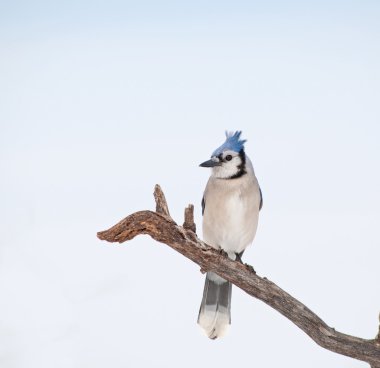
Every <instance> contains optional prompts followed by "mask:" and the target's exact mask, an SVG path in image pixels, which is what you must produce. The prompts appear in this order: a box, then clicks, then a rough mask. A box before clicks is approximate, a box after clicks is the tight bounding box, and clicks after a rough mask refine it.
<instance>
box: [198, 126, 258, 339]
mask: <svg viewBox="0 0 380 368" xmlns="http://www.w3.org/2000/svg"><path fill="white" fill-rule="evenodd" d="M241 134H242V132H241V131H235V132H228V131H226V141H225V142H224V143H223V144H222V145H221V146H220V147H219V148H217V149H216V150H215V151H214V152H213V153H212V155H211V158H210V159H209V160H207V161H205V162H203V163H201V164H200V165H199V166H201V167H206V168H211V175H210V178H209V180H208V182H207V185H206V188H205V190H204V194H203V199H202V215H203V221H202V232H203V240H204V241H205V242H206V243H207V244H208V245H209V246H211V247H212V248H215V249H218V250H220V251H224V252H225V253H227V255H228V257H229V258H230V259H232V260H237V261H240V262H242V261H241V257H242V255H243V253H244V251H245V249H246V248H247V247H248V246H249V245H250V244H251V243H252V242H253V239H254V237H255V235H256V230H257V226H258V220H259V212H260V210H261V208H262V206H263V196H262V192H261V189H260V186H259V183H258V181H257V178H256V175H255V171H254V169H253V166H252V163H251V160H250V159H249V157H248V156H247V155H246V153H245V150H244V144H245V143H246V140H243V139H241ZM231 292H232V285H231V283H230V282H229V281H227V280H225V279H223V278H222V277H220V276H218V275H217V274H216V273H214V272H211V271H210V272H207V273H206V280H205V285H204V290H203V298H202V302H201V306H200V308H199V315H198V321H197V322H198V324H199V325H200V327H201V328H202V329H203V331H204V332H205V334H206V335H207V336H208V337H209V338H210V339H213V340H214V339H216V338H219V337H222V336H224V335H225V334H226V333H227V331H228V329H229V327H230V325H231Z"/></svg>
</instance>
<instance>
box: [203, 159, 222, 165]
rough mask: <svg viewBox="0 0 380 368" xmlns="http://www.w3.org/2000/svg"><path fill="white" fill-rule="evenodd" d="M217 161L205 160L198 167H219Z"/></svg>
mask: <svg viewBox="0 0 380 368" xmlns="http://www.w3.org/2000/svg"><path fill="white" fill-rule="evenodd" d="M220 165H221V164H220V162H219V161H215V160H213V159H210V160H207V161H205V162H202V163H201V164H200V165H199V166H200V167H215V166H220Z"/></svg>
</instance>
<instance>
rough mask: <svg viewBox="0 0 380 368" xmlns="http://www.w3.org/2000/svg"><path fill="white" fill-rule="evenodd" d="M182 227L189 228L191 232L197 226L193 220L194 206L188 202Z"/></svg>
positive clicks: (194, 230)
mask: <svg viewBox="0 0 380 368" xmlns="http://www.w3.org/2000/svg"><path fill="white" fill-rule="evenodd" d="M183 228H184V229H186V230H191V231H192V232H193V233H195V232H196V231H197V227H196V225H195V222H194V206H193V205H192V204H189V205H188V206H187V207H186V208H185V222H184V223H183Z"/></svg>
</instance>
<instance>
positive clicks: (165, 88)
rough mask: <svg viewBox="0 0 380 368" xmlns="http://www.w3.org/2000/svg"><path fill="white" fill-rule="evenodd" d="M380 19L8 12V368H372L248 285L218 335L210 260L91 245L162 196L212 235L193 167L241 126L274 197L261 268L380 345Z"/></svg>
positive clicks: (363, 7)
mask: <svg viewBox="0 0 380 368" xmlns="http://www.w3.org/2000/svg"><path fill="white" fill-rule="evenodd" d="M379 19H380V5H379V3H378V2H374V1H372V2H369V1H364V2H363V1H362V2H358V1H356V2H354V1H350V2H347V1H345V2H343V1H328V2H327V1H322V2H321V1H318V2H307V3H305V2H298V1H297V2H296V1H294V2H274V1H273V2H265V3H263V2H260V3H255V2H250V3H248V2H247V3H246V2H234V3H233V4H232V3H227V2H218V3H216V2H208V3H207V4H205V3H203V2H191V3H180V2H148V1H146V2H138V3H137V2H136V3H131V2H116V1H114V2H107V3H106V2H104V3H102V2H97V3H94V2H56V3H54V2H35V1H30V2H21V1H19V2H17V1H13V2H10V1H8V2H1V3H0V49H1V50H2V51H1V58H0V81H1V83H0V171H1V173H2V180H1V181H0V201H1V207H0V208H1V211H0V265H1V267H0V294H1V295H2V296H3V297H2V300H3V302H2V303H1V304H0V326H1V329H0V345H1V346H2V348H1V350H0V365H1V367H2V368H3V367H4V368H19V367H20V368H23V367H25V368H31V367H38V368H44V367H51V366H53V365H54V367H65V368H66V367H80V368H82V367H87V366H91V367H92V368H97V367H104V366H112V367H114V368H117V367H130V366H131V367H132V366H133V367H148V366H154V367H165V368H167V367H177V366H179V365H180V363H179V362H180V361H181V360H182V359H183V356H184V355H185V354H186V356H187V358H186V361H185V362H184V363H183V364H182V366H183V367H194V366H195V365H197V366H199V365H202V366H204V365H206V364H213V365H216V364H217V365H219V366H220V367H228V366H230V364H234V365H237V364H239V365H240V364H250V365H252V366H260V367H273V366H279V365H280V364H285V365H288V366H292V367H305V366H307V367H321V366H323V367H337V366H345V367H365V365H364V364H362V363H360V362H356V361H353V360H350V359H348V358H344V357H340V356H338V355H335V354H332V353H330V352H327V351H324V350H323V349H322V348H319V347H318V346H316V345H315V344H314V343H313V342H312V341H311V340H310V339H309V338H308V337H306V336H304V335H303V333H301V332H300V331H298V330H297V328H296V327H294V326H293V325H291V324H290V323H289V322H288V321H286V320H285V319H284V318H283V317H282V316H280V315H278V314H277V313H276V312H274V311H272V310H270V309H269V308H268V307H266V306H265V305H263V304H262V303H260V302H258V301H256V300H253V299H251V298H249V297H247V296H246V295H245V294H243V293H242V292H240V291H238V290H237V289H234V296H233V306H232V313H233V315H232V321H233V325H232V328H231V333H230V335H229V336H228V337H226V338H225V339H224V340H220V341H217V342H212V341H209V340H208V339H207V338H205V337H203V336H202V335H201V333H200V331H199V329H198V327H197V326H196V323H195V322H196V317H197V312H198V307H199V303H200V300H201V296H202V287H203V276H202V275H201V274H200V273H199V271H198V268H197V267H194V265H192V264H191V263H190V262H189V261H187V260H185V259H183V258H182V257H181V256H179V255H177V254H175V253H174V252H172V251H171V250H170V249H168V248H167V247H164V246H159V245H157V244H155V243H154V242H153V241H151V240H150V239H149V238H141V239H136V240H134V241H133V242H131V243H129V244H126V245H122V246H110V245H107V244H105V243H102V242H100V241H98V240H97V239H96V237H95V234H96V232H97V231H99V230H102V229H104V228H106V227H108V226H110V225H112V224H114V223H115V222H117V221H119V220H120V219H121V218H123V217H124V216H126V215H127V214H129V213H132V212H133V211H136V210H140V209H146V208H152V207H153V198H152V195H151V193H152V190H153V186H154V184H155V183H160V184H161V185H162V186H163V188H164V190H165V192H166V194H167V197H168V200H169V205H170V209H171V212H172V214H173V215H174V217H175V218H176V219H177V220H178V222H181V221H182V212H183V208H184V206H185V205H187V203H189V202H191V203H194V204H195V205H196V219H197V223H198V228H199V229H200V228H201V226H200V224H201V216H200V199H201V197H202V191H203V188H204V186H205V184H206V180H207V176H208V174H209V173H208V171H207V170H205V169H201V168H199V167H198V164H199V163H200V162H202V161H204V160H205V159H207V158H208V157H209V155H210V154H211V152H212V151H213V150H214V149H215V148H216V147H218V146H219V145H220V144H221V143H222V142H223V140H224V130H226V129H229V130H234V129H239V130H240V129H241V130H243V135H244V138H246V139H248V142H247V144H246V150H247V153H248V154H249V156H250V157H251V159H252V161H253V164H254V166H255V169H256V173H257V176H258V179H259V181H260V184H261V187H262V189H263V193H264V209H263V212H262V217H261V219H260V224H259V229H258V234H257V238H256V239H255V242H254V245H253V247H252V248H251V249H249V250H248V251H247V252H246V254H245V257H246V261H247V262H249V263H252V264H253V265H254V266H255V268H256V269H257V270H258V272H259V274H261V275H263V276H267V277H268V278H270V279H273V280H274V281H275V282H276V283H278V284H279V286H281V287H283V288H284V289H285V290H287V291H288V292H290V293H292V294H293V295H294V296H295V297H297V298H299V299H300V300H301V301H302V302H304V303H305V304H306V305H307V306H308V307H310V308H311V309H312V310H314V311H315V312H317V313H318V314H319V315H320V316H321V317H322V318H324V319H325V320H326V322H327V323H329V324H331V325H332V326H334V327H335V328H337V329H339V330H341V331H342V332H346V333H352V334H357V335H358V336H362V337H368V338H372V337H373V336H374V335H375V333H376V328H377V326H376V324H377V315H378V313H379V311H380V293H379V287H378V282H376V280H378V279H379V275H378V259H379V256H380V254H379V249H380V248H379V247H380V240H379V236H378V224H379V219H380V217H379V216H380V215H379V211H378V209H379V207H380V193H379V188H380V175H379V169H378V168H379V167H380V145H379V141H380V104H379V101H380V72H379V65H380V42H379V39H380V24H379V21H378V20H379ZM200 235H201V234H200ZM141 259H143V260H144V264H145V265H146V267H147V269H148V270H149V271H148V270H147V271H144V272H141V270H140V269H139V265H138V260H141ZM157 299H159V302H157ZM152 300H154V304H155V307H154V308H153V309H152V307H151V303H152ZM4 301H5V302H4ZM274 336H275V339H276V340H277V341H278V343H277V344H276V342H274V344H275V346H276V354H273V350H272V349H273V345H272V342H271V339H273V337H274ZM188 346H191V347H192V348H193V349H194V351H196V352H197V353H196V354H195V353H194V354H191V355H190V356H188V355H187V354H188V350H187V347H188ZM232 362H233V363H232Z"/></svg>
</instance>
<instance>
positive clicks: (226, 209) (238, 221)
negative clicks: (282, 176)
mask: <svg viewBox="0 0 380 368" xmlns="http://www.w3.org/2000/svg"><path fill="white" fill-rule="evenodd" d="M204 195H205V203H206V205H205V211H204V215H203V238H204V241H205V242H206V243H207V244H209V245H210V246H212V247H214V248H217V249H219V248H222V249H223V250H224V251H226V252H227V253H229V254H230V255H231V256H232V254H233V253H240V252H242V251H243V250H244V249H245V248H246V247H247V246H248V245H249V244H251V243H252V241H253V239H254V237H255V234H256V230H257V223H258V218H259V206H260V189H259V185H258V182H257V179H256V177H255V175H254V173H253V170H252V172H251V170H249V171H248V173H247V174H246V175H243V176H242V177H241V178H238V179H230V180H226V179H217V178H214V177H211V178H210V179H209V181H208V183H207V186H206V190H205V194H204ZM231 258H234V257H231Z"/></svg>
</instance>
